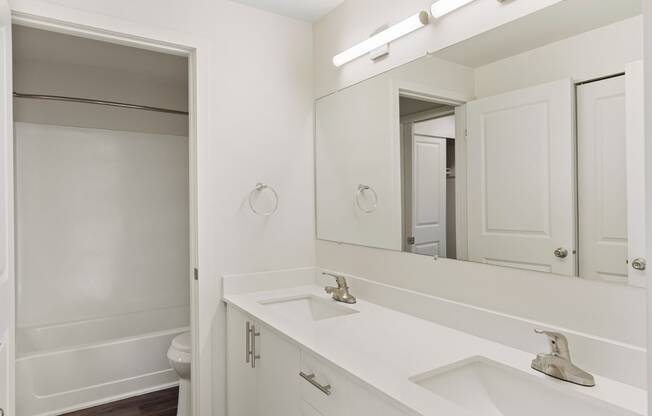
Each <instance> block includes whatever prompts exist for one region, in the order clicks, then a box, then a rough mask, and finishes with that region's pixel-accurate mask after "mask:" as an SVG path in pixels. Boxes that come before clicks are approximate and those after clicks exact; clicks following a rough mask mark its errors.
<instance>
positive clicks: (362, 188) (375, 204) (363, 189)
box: [355, 184, 378, 214]
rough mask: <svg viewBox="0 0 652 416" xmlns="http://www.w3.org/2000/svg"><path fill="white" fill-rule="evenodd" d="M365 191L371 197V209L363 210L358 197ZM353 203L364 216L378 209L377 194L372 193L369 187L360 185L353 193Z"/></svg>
mask: <svg viewBox="0 0 652 416" xmlns="http://www.w3.org/2000/svg"><path fill="white" fill-rule="evenodd" d="M365 191H369V192H371V194H372V195H373V203H372V204H371V208H364V207H363V206H362V205H361V204H360V197H362V196H363V195H364V193H365ZM355 203H356V205H357V206H358V208H359V209H360V211H362V212H364V213H365V214H371V213H372V212H374V211H375V210H376V209H377V208H378V194H377V193H376V191H374V188H372V187H371V186H369V185H362V184H360V185H358V192H356V193H355Z"/></svg>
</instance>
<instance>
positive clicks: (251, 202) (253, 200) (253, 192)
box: [249, 182, 278, 217]
mask: <svg viewBox="0 0 652 416" xmlns="http://www.w3.org/2000/svg"><path fill="white" fill-rule="evenodd" d="M265 189H267V190H269V191H270V192H271V193H272V195H273V196H274V208H272V209H271V210H269V211H266V212H263V211H259V210H258V209H257V208H256V196H257V195H259V194H260V193H261V192H263V191H264V190H265ZM249 208H251V211H253V213H254V214H256V215H260V216H261V217H269V216H270V215H272V214H274V213H275V212H276V210H277V209H278V194H277V193H276V190H275V189H274V188H272V187H271V186H269V185H267V184H266V183H262V182H258V183H257V184H256V187H255V188H254V189H252V190H251V192H250V193H249Z"/></svg>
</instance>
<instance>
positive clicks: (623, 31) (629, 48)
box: [475, 16, 643, 98]
mask: <svg viewBox="0 0 652 416" xmlns="http://www.w3.org/2000/svg"><path fill="white" fill-rule="evenodd" d="M642 57H643V17H642V16H638V17H633V18H630V19H627V20H624V21H621V22H618V23H614V24H612V25H609V26H605V27H602V28H599V29H595V30H592V31H589V32H586V33H583V34H580V35H577V36H573V37H571V38H568V39H565V40H561V41H558V42H555V43H552V44H549V45H546V46H542V47H540V48H536V49H533V50H531V51H528V52H524V53H521V54H519V55H516V56H512V57H509V58H506V59H502V60H500V61H497V62H493V63H491V64H488V65H484V66H481V67H478V68H476V70H475V93H476V96H477V97H478V98H481V97H486V96H490V95H494V94H500V93H502V92H507V91H511V90H515V89H519V88H525V87H527V86H532V85H537V84H543V83H546V82H551V81H556V80H560V79H564V78H572V79H573V80H574V81H585V80H589V79H594V78H599V77H603V76H606V75H613V74H617V73H620V72H624V71H625V65H626V64H628V63H630V62H634V61H638V60H640V59H642Z"/></svg>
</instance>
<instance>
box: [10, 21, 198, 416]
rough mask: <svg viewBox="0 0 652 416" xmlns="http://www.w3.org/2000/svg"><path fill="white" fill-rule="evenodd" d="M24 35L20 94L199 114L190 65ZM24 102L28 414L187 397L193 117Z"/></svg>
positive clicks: (18, 64) (22, 304)
mask: <svg viewBox="0 0 652 416" xmlns="http://www.w3.org/2000/svg"><path fill="white" fill-rule="evenodd" d="M14 33H15V35H16V36H15V45H14V46H15V50H16V60H15V65H14V72H15V78H16V79H15V81H16V82H15V88H16V91H20V92H26V93H42V94H53V95H68V96H76V97H85V98H99V99H106V100H113V101H122V102H129V103H135V104H144V105H151V106H158V107H166V108H173V109H180V110H185V109H187V74H186V62H185V59H183V58H179V57H173V56H165V55H159V54H155V53H152V52H147V51H140V50H133V49H130V48H125V47H123V46H118V45H111V44H102V43H99V42H96V41H92V40H86V39H78V38H70V37H68V36H65V35H59V34H52V33H45V32H41V31H38V30H33V29H27V28H16V29H15V30H14ZM30 45H36V46H35V47H33V46H30ZM113 61H114V62H115V63H112V62H113ZM93 65H100V66H93ZM148 68H156V69H154V70H150V69H148ZM147 71H149V75H150V76H149V77H148V72H147ZM14 101H15V107H16V109H15V119H16V121H17V123H16V124H15V157H16V160H15V166H16V175H15V176H16V254H17V267H16V268H17V305H18V308H17V309H18V310H17V319H18V322H17V344H18V345H17V359H18V360H17V363H16V376H17V393H18V397H17V402H18V403H17V404H18V414H20V415H24V416H31V415H42V414H60V413H61V411H64V410H71V409H76V408H80V407H85V406H87V405H90V404H94V403H97V402H103V401H107V400H109V399H115V398H119V397H124V396H129V395H133V394H137V393H139V392H144V391H148V390H152V389H157V388H161V387H165V386H170V385H173V384H175V383H176V381H177V377H176V374H175V373H174V372H173V370H171V369H170V366H169V363H168V361H167V357H166V351H167V348H168V347H169V345H170V342H171V340H172V338H173V337H174V336H175V335H177V334H178V333H180V332H183V331H187V330H188V329H189V318H190V310H189V296H190V294H189V286H190V283H189V279H190V273H189V272H190V264H189V255H190V254H189V148H188V145H189V143H188V137H187V134H188V133H187V128H188V127H187V117H185V116H180V115H171V114H164V113H153V112H146V111H138V110H130V109H121V108H114V107H105V106H94V105H90V104H79V103H62V102H52V101H41V100H25V99H15V100H14ZM71 363H74V365H71ZM62 374H66V377H64V378H61V375H62Z"/></svg>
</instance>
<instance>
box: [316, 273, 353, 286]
mask: <svg viewBox="0 0 652 416" xmlns="http://www.w3.org/2000/svg"><path fill="white" fill-rule="evenodd" d="M321 274H323V275H324V276H330V277H334V278H335V282H337V287H339V288H340V289H342V288H347V289H348V287H349V286H348V285H347V283H346V278H345V277H344V276H340V275H339V274H333V273H328V272H322V273H321Z"/></svg>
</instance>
